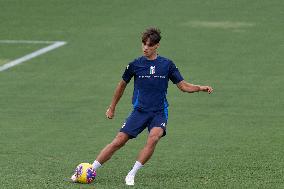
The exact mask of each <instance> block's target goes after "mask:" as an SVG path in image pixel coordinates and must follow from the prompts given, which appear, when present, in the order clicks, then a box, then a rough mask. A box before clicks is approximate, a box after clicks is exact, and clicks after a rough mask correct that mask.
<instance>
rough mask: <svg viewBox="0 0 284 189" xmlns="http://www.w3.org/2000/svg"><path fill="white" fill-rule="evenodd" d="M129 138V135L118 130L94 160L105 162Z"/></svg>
mask: <svg viewBox="0 0 284 189" xmlns="http://www.w3.org/2000/svg"><path fill="white" fill-rule="evenodd" d="M128 140H129V135H128V134H126V133H123V132H119V133H118V134H117V135H116V137H115V138H114V139H113V141H112V142H111V143H110V144H108V145H107V146H106V147H105V148H104V149H103V150H102V151H101V152H100V154H99V155H98V156H97V158H96V161H98V162H99V163H100V164H103V163H105V162H106V161H107V160H109V159H110V158H111V156H112V155H113V154H114V152H116V151H117V150H118V149H120V148H121V147H122V146H124V145H125V143H126V142H127V141H128Z"/></svg>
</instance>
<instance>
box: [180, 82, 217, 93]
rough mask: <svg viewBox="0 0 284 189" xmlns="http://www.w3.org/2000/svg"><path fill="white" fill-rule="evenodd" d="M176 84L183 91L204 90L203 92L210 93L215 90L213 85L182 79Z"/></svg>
mask: <svg viewBox="0 0 284 189" xmlns="http://www.w3.org/2000/svg"><path fill="white" fill-rule="evenodd" d="M176 85H177V87H178V88H179V89H180V90H181V91H182V92H188V93H194V92H199V91H203V92H208V94H210V93H212V92H213V88H212V87H211V86H201V85H194V84H191V83H188V82H186V81H184V80H182V81H180V82H179V83H177V84H176Z"/></svg>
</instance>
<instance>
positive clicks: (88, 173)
mask: <svg viewBox="0 0 284 189" xmlns="http://www.w3.org/2000/svg"><path fill="white" fill-rule="evenodd" d="M74 176H75V180H74V181H76V182H80V183H83V184H89V183H91V182H93V181H94V180H95V178H96V171H95V170H94V168H93V166H92V165H91V164H89V163H80V164H79V165H78V166H77V167H76V169H75V173H74Z"/></svg>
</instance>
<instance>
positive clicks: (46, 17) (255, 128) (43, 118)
mask: <svg viewBox="0 0 284 189" xmlns="http://www.w3.org/2000/svg"><path fill="white" fill-rule="evenodd" d="M0 4H1V6H0V18H1V19H0V25H1V28H0V34H1V35H0V40H5V39H9V40H13V39H15V40H46V41H47V40H50V41H56V40H62V41H67V42H68V44H67V45H65V46H63V47H60V48H58V49H56V50H54V51H51V52H48V53H46V54H44V55H41V56H39V57H36V58H34V59H32V60H29V61H28V62H26V63H24V64H21V65H19V66H16V67H13V68H11V69H9V70H6V71H3V72H0V148H1V150H0V166H1V171H0V188H94V187H95V188H97V189H99V188H106V189H108V188H129V187H125V186H124V180H123V179H124V176H125V175H126V174H127V172H128V171H129V169H130V168H131V166H132V165H133V163H134V162H135V158H136V155H137V153H138V151H139V149H140V148H141V147H143V145H144V143H145V139H146V137H147V135H146V133H143V134H142V135H141V136H139V137H138V138H137V139H136V140H133V141H130V142H129V143H128V144H127V145H126V146H125V147H124V148H123V149H121V151H119V152H118V153H117V154H115V155H114V156H113V158H112V160H111V161H109V162H108V163H107V164H105V165H104V166H103V168H102V169H100V170H99V171H98V177H97V180H96V182H95V184H94V185H80V184H71V183H68V182H64V181H63V179H64V178H66V177H69V176H70V175H71V173H72V171H73V169H74V168H75V166H76V165H77V164H78V163H80V162H92V161H93V160H94V158H95V157H96V155H97V154H98V152H99V151H100V150H101V149H102V148H103V147H104V146H105V145H106V144H107V143H108V142H110V141H111V140H112V138H113V137H114V136H115V135H116V132H117V131H118V129H119V128H120V126H121V124H122V122H123V121H124V118H125V117H126V116H127V115H128V113H129V111H130V110H131V104H130V100H131V94H132V87H133V82H131V84H129V86H128V88H127V90H126V92H125V94H124V96H123V98H122V99H121V102H120V103H119V105H118V107H117V112H116V117H115V119H114V120H107V119H105V116H104V113H105V110H106V107H107V106H108V105H109V103H110V100H111V98H112V94H113V91H114V88H115V86H116V85H117V83H118V81H119V80H120V78H121V74H122V72H123V69H124V67H125V66H126V65H127V64H128V62H129V61H131V60H132V59H133V58H135V57H137V56H140V33H141V32H142V31H143V30H144V29H145V27H148V26H152V25H156V26H158V27H160V29H161V30H162V36H163V39H162V41H161V47H160V54H161V55H163V56H166V57H169V58H171V59H173V60H174V62H175V63H176V64H177V66H178V67H179V69H180V71H181V73H182V75H183V76H184V78H185V79H186V80H188V81H189V82H192V83H196V84H210V85H212V86H213V87H214V89H215V93H214V94H212V95H207V94H204V93H198V94H185V93H181V92H179V91H178V90H177V88H176V87H175V86H174V85H170V87H169V91H168V94H169V95H168V100H169V102H170V104H171V106H170V111H169V113H170V114H169V124H168V135H167V136H166V137H165V138H163V139H162V140H161V142H160V143H159V145H158V147H157V150H156V152H155V154H154V156H153V157H152V159H151V160H150V161H149V163H147V164H146V166H145V167H144V168H143V169H142V170H141V171H140V172H139V173H138V175H137V179H136V186H135V187H133V188H151V189H152V188H217V189H221V188H248V189H252V188H279V189H280V188H284V181H283V178H284V160H283V157H284V150H283V149H284V148H283V146H284V127H283V121H284V117H283V115H284V101H283V96H284V89H283V88H282V83H283V82H284V74H283V70H284V65H283V63H282V62H283V59H284V54H283V52H284V46H283V33H284V26H283V20H284V17H283V14H282V12H283V10H282V9H283V8H282V7H283V5H284V3H283V1H282V0H270V1H266V0H251V1H246V0H238V1H226V0H212V1H209V0H200V1H193V0H190V1H187V0H180V1H174V0H166V1H153V0H152V1H149V0H145V1H131V0H124V1H118V0H115V1H108V2H106V1H101V0H96V1H92V0H84V1H82V2H79V1H75V0H69V1H67V0H61V1H57V0H49V1H43V0H42V1H39V0H25V1H20V0H0ZM13 46H14V45H13ZM34 47H36V46H33V48H34ZM26 50H27V49H26ZM26 50H23V49H21V48H20V49H19V47H16V46H15V47H14V48H12V47H11V45H7V47H3V44H1V52H4V51H5V56H4V55H3V56H0V64H3V63H2V62H7V61H8V60H12V59H14V58H17V57H18V55H19V56H22V55H23V54H25V53H29V50H28V51H26ZM1 52H0V53H1ZM2 54H3V53H2ZM0 55H1V54H0Z"/></svg>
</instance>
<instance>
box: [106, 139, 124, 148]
mask: <svg viewBox="0 0 284 189" xmlns="http://www.w3.org/2000/svg"><path fill="white" fill-rule="evenodd" d="M109 145H110V146H111V147H112V148H113V149H119V148H121V147H123V146H124V145H125V142H124V141H122V140H114V141H112V142H111V143H110V144H109Z"/></svg>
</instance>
